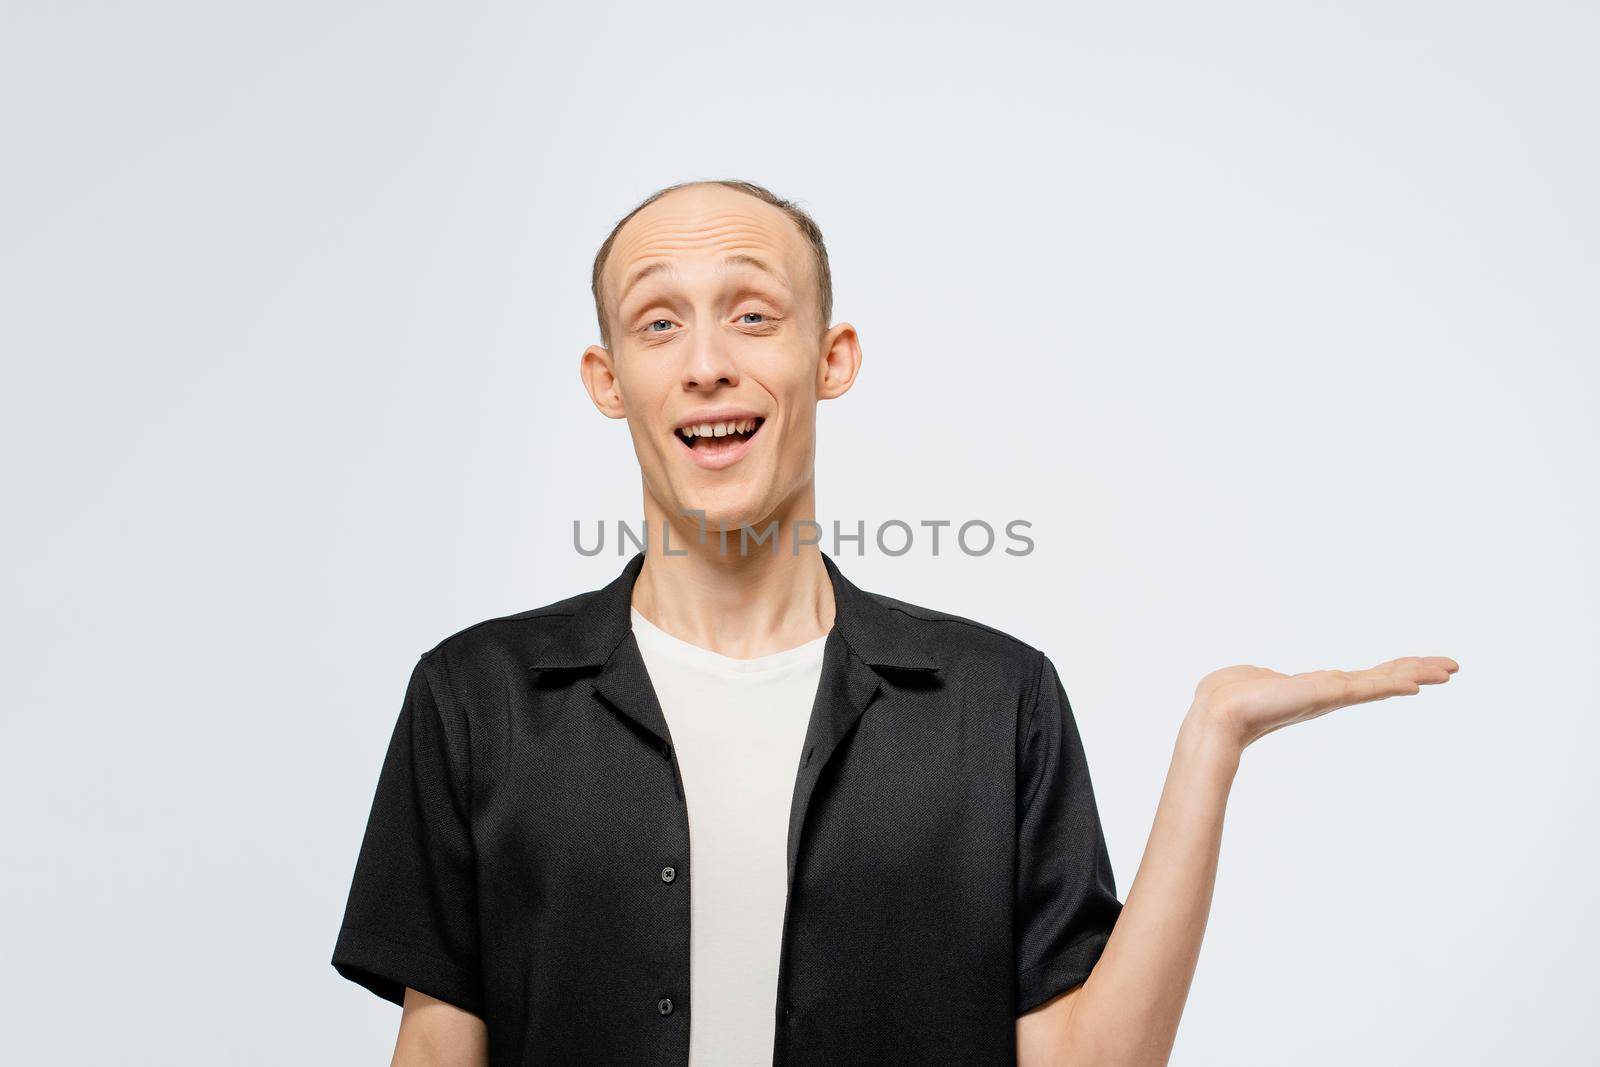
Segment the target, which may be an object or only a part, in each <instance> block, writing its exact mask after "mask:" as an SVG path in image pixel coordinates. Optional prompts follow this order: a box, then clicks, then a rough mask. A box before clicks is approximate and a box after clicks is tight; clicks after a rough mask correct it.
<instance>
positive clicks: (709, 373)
mask: <svg viewBox="0 0 1600 1067" xmlns="http://www.w3.org/2000/svg"><path fill="white" fill-rule="evenodd" d="M738 384H739V368H738V367H737V365H736V364H735V363H734V358H733V353H732V352H731V351H730V350H729V346H728V345H727V344H725V343H724V341H723V339H722V338H721V337H720V336H718V335H717V333H716V332H715V331H702V332H700V333H699V334H698V336H696V337H694V338H693V339H692V340H691V341H690V344H689V352H688V358H687V359H686V360H685V362H684V366H683V386H684V388H685V389H715V388H716V387H717V386H719V385H738Z"/></svg>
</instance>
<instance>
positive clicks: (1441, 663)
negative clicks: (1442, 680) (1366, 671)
mask: <svg viewBox="0 0 1600 1067" xmlns="http://www.w3.org/2000/svg"><path fill="white" fill-rule="evenodd" d="M1397 667H1441V668H1443V669H1444V671H1445V673H1446V674H1454V673H1455V672H1456V671H1459V670H1460V669H1461V664H1459V663H1457V662H1456V661H1455V660H1453V659H1451V658H1450V657H1449V656H1401V657H1400V658H1399V659H1391V660H1385V661H1384V662H1383V663H1380V664H1378V665H1377V666H1375V667H1372V668H1370V669H1371V670H1375V671H1381V670H1391V669H1393V668H1397Z"/></svg>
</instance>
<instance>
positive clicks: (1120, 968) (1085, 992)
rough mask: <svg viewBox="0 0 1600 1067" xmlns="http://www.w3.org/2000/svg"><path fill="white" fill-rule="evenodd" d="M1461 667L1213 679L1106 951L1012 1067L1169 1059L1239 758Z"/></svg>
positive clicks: (1024, 1042)
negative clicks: (1268, 738) (1310, 722)
mask: <svg viewBox="0 0 1600 1067" xmlns="http://www.w3.org/2000/svg"><path fill="white" fill-rule="evenodd" d="M1457 669H1458V665H1457V664H1456V662H1455V661H1454V660H1452V659H1449V658H1448V657H1445V656H1407V657H1404V658H1401V659H1395V660H1390V661H1388V662H1387V663H1381V664H1379V665H1378V666H1376V667H1372V668H1370V669H1368V670H1364V671H1353V672H1346V671H1312V672H1309V673H1306V674H1296V675H1284V674H1280V673H1278V672H1276V671H1270V670H1267V669H1265V668H1262V667H1253V666H1237V667H1227V668H1224V669H1222V670H1220V671H1214V672H1212V673H1211V674H1208V675H1207V676H1206V677H1205V678H1203V679H1201V681H1200V684H1199V685H1198V686H1196V688H1195V699H1194V703H1193V704H1192V705H1191V706H1190V708H1189V711H1188V714H1186V715H1185V716H1184V720H1183V724H1182V726H1181V727H1180V728H1179V730H1178V740H1177V743H1176V745H1175V746H1174V748H1173V753H1172V763H1171V765H1170V767H1169V768H1168V770H1167V779H1166V783H1165V785H1164V786H1163V787H1162V790H1161V801H1160V803H1159V804H1158V805H1157V807H1156V816H1155V824H1154V825H1153V826H1152V828H1151V830H1150V839H1149V841H1148V843H1147V844H1146V845H1145V851H1144V857H1143V859H1141V861H1140V863H1139V870H1138V873H1137V874H1136V875H1135V877H1134V881H1133V885H1132V886H1131V887H1130V888H1129V890H1128V899H1127V901H1126V903H1125V905H1124V907H1123V909H1122V913H1121V915H1120V916H1119V917H1118V919H1117V924H1116V927H1115V928H1114V929H1113V931H1112V934H1111V938H1110V940H1108V941H1107V942H1106V947H1105V951H1104V952H1103V953H1102V954H1101V956H1100V959H1099V961H1098V962H1097V963H1096V964H1095V966H1094V969H1093V971H1091V972H1090V975H1089V978H1088V980H1087V981H1085V982H1084V983H1083V984H1082V985H1081V986H1078V987H1076V988H1075V989H1072V990H1069V991H1068V992H1066V993H1063V994H1061V995H1060V996H1058V997H1056V998H1054V999H1052V1000H1050V1001H1047V1002H1045V1003H1044V1004H1042V1005H1040V1006H1039V1007H1038V1008H1036V1009H1034V1010H1033V1011H1030V1012H1028V1013H1027V1014H1025V1015H1022V1016H1021V1017H1019V1018H1018V1019H1017V1063H1018V1067H1063V1065H1067V1064H1095V1065H1097V1067H1098V1065H1111V1067H1135V1065H1139V1067H1143V1065H1162V1064H1165V1063H1166V1062H1167V1059H1168V1057H1169V1056H1170V1055H1171V1053H1172V1044H1173V1041H1174V1039H1175V1038H1176V1037H1177V1032H1178V1020H1179V1018H1180V1017H1181V1016H1182V1014H1183V1005H1184V1001H1185V1000H1186V999H1187V998H1188V995H1189V984H1190V982H1191V980H1192V979H1193V977H1194V970H1195V964H1196V962H1197V961H1198V959H1199V957H1200V942H1201V939H1202V938H1203V937H1204V935H1205V927H1206V917H1207V915H1208V913H1209V912H1210V910H1211V893H1212V889H1213V888H1214V887H1215V885H1216V880H1217V855H1218V852H1219V850H1220V848H1221V845H1222V822H1223V814H1224V811H1225V810H1226V808H1227V803H1228V793H1229V791H1230V789H1231V788H1232V786H1233V778H1234V774H1235V773H1236V772H1237V771H1238V768H1239V758H1240V755H1241V754H1242V753H1243V752H1244V749H1245V748H1246V747H1247V746H1248V745H1250V744H1251V743H1252V742H1254V741H1255V740H1257V739H1258V738H1260V737H1263V736H1265V735H1266V734H1269V733H1271V732H1272V731H1274V730H1277V729H1281V728H1282V727H1284V726H1289V725H1291V724H1293V723H1297V722H1303V721H1305V720H1307V719H1313V718H1316V717H1317V716H1319V715H1324V714H1326V713H1328V712H1330V711H1333V710H1334V709H1336V708H1342V707H1347V706H1349V705H1352V704H1363V703H1367V702H1368V701H1373V700H1382V699H1384V698H1386V697H1392V696H1401V695H1409V694H1413V693H1417V692H1419V691H1420V689H1421V687H1422V686H1424V685H1437V684H1438V683H1440V682H1444V681H1448V680H1449V678H1450V676H1451V674H1453V673H1454V672H1455V671H1456V670H1457Z"/></svg>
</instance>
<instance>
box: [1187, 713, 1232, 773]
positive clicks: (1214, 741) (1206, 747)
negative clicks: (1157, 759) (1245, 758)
mask: <svg viewBox="0 0 1600 1067" xmlns="http://www.w3.org/2000/svg"><path fill="white" fill-rule="evenodd" d="M1178 747H1179V748H1180V749H1181V750H1183V751H1185V752H1186V753H1187V754H1188V755H1190V756H1192V757H1193V758H1195V759H1198V760H1200V761H1202V762H1203V763H1205V764H1206V765H1207V766H1210V767H1212V768H1215V769H1217V770H1219V771H1222V772H1225V773H1227V774H1228V775H1230V776H1231V775H1232V774H1233V772H1234V771H1236V770H1238V768H1239V760H1240V757H1241V756H1242V755H1243V754H1244V750H1245V741H1244V739H1243V738H1241V737H1240V736H1239V734H1238V732H1237V731H1236V730H1234V729H1233V728H1231V727H1230V726H1229V725H1228V724H1227V723H1226V722H1224V721H1223V720H1222V719H1220V718H1219V717H1218V716H1217V715H1215V714H1214V713H1213V712H1212V711H1211V709H1210V708H1208V707H1206V706H1205V705H1204V704H1200V703H1198V702H1197V703H1195V704H1192V705H1190V707H1189V711H1188V713H1187V714H1185V715H1184V717H1183V724H1182V725H1181V726H1179V728H1178Z"/></svg>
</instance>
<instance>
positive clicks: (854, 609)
mask: <svg viewBox="0 0 1600 1067" xmlns="http://www.w3.org/2000/svg"><path fill="white" fill-rule="evenodd" d="M821 556H822V562H823V565H824V566H825V567H826V569H827V571H828V578H829V579H830V580H831V581H832V582H833V603H834V621H833V628H834V629H835V630H837V631H838V632H839V635H840V636H841V637H842V638H843V639H844V642H845V644H846V645H848V646H849V648H850V651H851V652H853V653H855V655H857V656H858V657H860V658H861V659H862V660H863V661H864V662H866V663H869V664H871V665H872V666H874V667H888V668H891V669H895V670H913V671H936V670H938V669H939V665H938V663H936V662H935V661H934V660H933V658H932V657H931V656H930V655H929V654H928V651H927V649H926V648H925V647H923V645H922V642H920V641H919V640H918V639H917V635H916V634H915V632H914V631H913V627H912V622H911V620H910V619H909V618H908V617H906V616H905V615H904V614H902V613H901V612H899V611H896V610H893V609H891V608H888V607H886V606H885V605H883V604H882V603H880V602H879V601H878V600H877V599H876V598H874V597H873V596H872V595H871V594H870V593H867V592H864V591H863V590H861V589H859V588H857V587H856V585H855V583H853V582H851V581H850V580H849V579H848V578H846V577H845V576H844V574H843V572H841V571H840V570H839V566H838V564H836V563H834V561H833V559H832V558H831V557H830V556H829V555H828V554H827V553H826V552H823V553H821ZM644 559H645V557H644V553H643V552H638V553H635V554H634V557H633V558H632V559H630V560H629V561H628V564H627V566H625V567H623V569H622V573H621V574H619V575H617V576H616V577H615V578H613V579H612V580H611V581H610V582H609V583H608V584H606V585H605V586H604V587H602V588H600V589H597V590H595V591H594V592H593V593H591V594H590V595H589V596H588V597H586V598H580V599H579V601H578V603H577V605H576V607H575V608H574V610H573V611H572V612H570V613H569V615H570V619H571V623H570V625H567V626H563V627H560V628H556V629H553V630H551V631H549V632H548V635H547V636H546V637H545V638H544V639H543V640H541V641H540V642H539V644H538V646H537V647H535V648H534V650H533V654H532V656H531V658H530V661H529V664H528V666H529V668H530V669H533V670H560V669H575V668H582V667H597V666H600V665H601V664H604V663H605V662H606V661H607V660H609V659H610V658H611V655H612V653H613V652H615V651H616V649H617V646H618V645H620V644H621V643H622V640H623V638H625V637H627V636H628V634H629V632H630V631H631V630H632V628H633V623H632V619H631V617H630V615H629V613H628V611H629V608H630V607H632V604H633V583H634V581H635V580H636V579H637V578H638V577H639V572H640V571H641V570H642V569H643V568H644ZM552 614H554V613H552Z"/></svg>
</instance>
